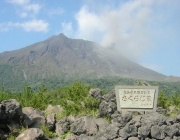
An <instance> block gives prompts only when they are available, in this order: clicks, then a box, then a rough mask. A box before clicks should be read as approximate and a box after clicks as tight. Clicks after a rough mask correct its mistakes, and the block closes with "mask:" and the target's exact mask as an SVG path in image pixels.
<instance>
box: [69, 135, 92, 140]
mask: <svg viewBox="0 0 180 140" xmlns="http://www.w3.org/2000/svg"><path fill="white" fill-rule="evenodd" d="M69 140H95V139H94V137H93V136H87V135H84V134H83V135H80V136H79V137H77V139H69Z"/></svg>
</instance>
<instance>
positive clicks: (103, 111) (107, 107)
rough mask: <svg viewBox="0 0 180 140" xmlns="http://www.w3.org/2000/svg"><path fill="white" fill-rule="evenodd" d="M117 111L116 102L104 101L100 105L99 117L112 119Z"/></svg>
mask: <svg viewBox="0 0 180 140" xmlns="http://www.w3.org/2000/svg"><path fill="white" fill-rule="evenodd" d="M116 110H117V106H116V104H115V103H114V102H111V101H110V102H106V101H102V102H101V103H100V105H99V112H98V116H99V117H103V116H108V117H110V116H111V115H112V114H113V113H114V112H115V111H116Z"/></svg>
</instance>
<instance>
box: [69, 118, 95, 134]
mask: <svg viewBox="0 0 180 140" xmlns="http://www.w3.org/2000/svg"><path fill="white" fill-rule="evenodd" d="M97 130H98V128H97V125H96V123H95V121H94V118H93V116H92V115H89V116H85V117H81V118H78V119H76V120H75V121H74V122H73V123H72V124H71V125H70V131H71V132H73V133H74V134H77V135H81V134H86V135H93V134H94V133H95V132H97Z"/></svg>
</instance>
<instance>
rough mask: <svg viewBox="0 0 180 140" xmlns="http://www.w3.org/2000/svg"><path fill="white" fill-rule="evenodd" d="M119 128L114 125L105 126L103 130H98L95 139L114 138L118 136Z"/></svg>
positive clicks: (109, 139)
mask: <svg viewBox="0 0 180 140" xmlns="http://www.w3.org/2000/svg"><path fill="white" fill-rule="evenodd" d="M118 133H119V128H118V127H115V126H113V125H109V126H106V127H104V129H102V130H101V131H98V132H97V133H96V134H95V136H94V139H95V140H113V139H115V138H117V137H118Z"/></svg>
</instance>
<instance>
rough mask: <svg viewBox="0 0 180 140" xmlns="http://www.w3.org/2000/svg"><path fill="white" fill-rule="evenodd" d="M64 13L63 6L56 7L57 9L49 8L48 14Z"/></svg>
mask: <svg viewBox="0 0 180 140" xmlns="http://www.w3.org/2000/svg"><path fill="white" fill-rule="evenodd" d="M63 13H64V9H62V8H60V7H59V8H56V9H51V10H49V12H48V15H49V16H53V15H61V14H63Z"/></svg>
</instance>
